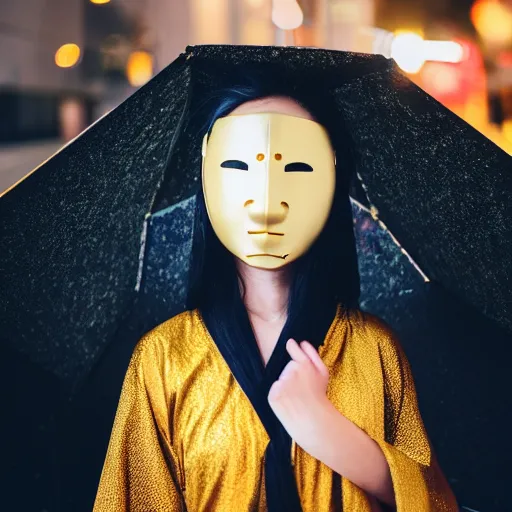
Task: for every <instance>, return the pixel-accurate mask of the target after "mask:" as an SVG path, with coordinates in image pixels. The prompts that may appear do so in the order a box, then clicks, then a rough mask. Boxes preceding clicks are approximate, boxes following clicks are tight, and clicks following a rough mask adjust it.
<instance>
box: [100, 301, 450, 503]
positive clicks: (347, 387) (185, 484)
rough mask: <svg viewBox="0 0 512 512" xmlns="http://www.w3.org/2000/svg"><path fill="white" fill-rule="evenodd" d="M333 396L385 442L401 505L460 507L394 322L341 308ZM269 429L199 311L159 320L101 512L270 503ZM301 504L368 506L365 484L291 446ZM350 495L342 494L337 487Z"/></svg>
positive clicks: (103, 484) (133, 390) (330, 342)
mask: <svg viewBox="0 0 512 512" xmlns="http://www.w3.org/2000/svg"><path fill="white" fill-rule="evenodd" d="M319 353H320V356H321V357H322V359H323V361H324V362H325V364H326V365H327V366H328V368H329V370H330V372H331V378H330V381H329V386H328V390H327V393H328V397H329V399H330V400H331V401H332V402H333V403H334V405H335V406H336V408H337V409H338V410H339V411H341V412H342V413H343V414H344V415H345V416H346V417H347V418H349V419H350V420H351V421H353V422H354V423H356V424H357V425H358V426H359V427H361V428H362V429H364V430H365V431H366V432H367V433H368V435H370V436H371V437H372V438H373V439H375V441H376V442H377V443H378V444H379V445H380V447H381V449H382V450H383V452H384V454H385V456H386V458H387V461H388V463H389V466H390V469H391V474H392V478H393V485H394V489H395V496H396V502H397V510H398V512H409V511H411V512H423V511H425V512H426V511H436V512H452V511H456V510H457V505H456V502H455V499H454V497H453V495H452V493H451V490H450V489H449V487H448V484H447V483H446V480H445V478H444V476H443V475H442V473H441V470H440V469H439V468H438V466H437V463H436V461H435V458H434V456H433V454H432V451H431V448H430V446H429V441H428V439H427V435H426V432H425V429H424V427H423V423H422V420H421V417H420V414H419V411H418V407H417V402H416V395H415V390H414V384H413V380H412V376H411V373H410V369H409V365H408V362H407V360H406V358H405V355H404V354H403V352H402V350H401V348H400V347H399V345H398V344H397V342H396V340H395V339H394V337H393V334H392V333H391V331H390V330H389V328H388V327H387V326H386V325H385V324H384V323H383V322H381V321H380V320H378V319H377V318H376V317H374V316H371V315H369V314H367V313H362V312H360V311H350V312H345V311H343V310H342V309H341V308H339V309H338V313H337V315H336V318H335V320H334V321H333V324H332V325H331V328H330V330H329V332H328V334H327V336H326V339H325V342H324V344H323V345H322V346H321V347H320V349H319ZM267 443H268V436H267V434H266V431H265V429H264V428H263V426H262V424H261V422H260V421H259V418H258V416H257V414H256V413H255V411H254V409H253V407H252V405H251V403H250V401H249V399H248V398H247V397H246V395H245V394H244V393H243V391H242V389H241V388H240V386H239V385H238V384H237V382H236V381H235V380H234V378H233V375H232V373H231V372H230V370H229V367H228V366H227V364H226V362H225V360H224V359H223V358H222V356H221V354H220V352H219V350H218V349H217V347H216V345H215V343H214V341H213V339H212V338H211V336H210V335H209V333H208V331H207V330H206V327H205V325H204V323H203V321H202V319H201V317H200V315H199V313H198V312H197V311H192V312H185V313H182V314H180V315H178V316H176V317H174V318H172V319H170V320H168V321H167V322H165V323H163V324H161V325H159V326H158V327H156V328H155V329H154V330H153V331H151V332H150V333H148V334H147V335H145V336H144V338H143V339H142V340H141V341H140V343H139V344H138V346H137V348H136V349H135V352H134V354H133V357H132V360H131V362H130V365H129V368H128V371H127V374H126V377H125V382H124V385H123V390H122V394H121V399H120V402H119V407H118V411H117V415H116V419H115V422H114V427H113V431H112V437H111V440H110V444H109V448H108V452H107V457H106V461H105V465H104V468H103V473H102V476H101V481H100V485H99V489H98V494H97V497H96V502H95V506H94V512H107V511H127V510H131V511H135V512H136V511H140V512H142V511H145V512H147V511H184V510H188V511H194V512H199V511H212V512H215V511H219V512H220V511H231V510H233V511H235V510H236V511H246V510H247V511H261V512H263V511H265V510H266V503H265V489H264V487H265V486H264V475H263V471H262V468H263V460H262V458H263V454H264V452H265V447H266V445H267ZM292 460H293V463H294V473H295V477H296V480H297V485H298V488H299V494H300V498H301V502H302V507H303V510H304V511H311V512H323V511H326V512H327V511H335V510H340V509H341V505H340V502H342V507H343V508H342V509H343V510H346V511H357V512H359V511H360V512H366V511H370V504H369V501H368V499H367V497H366V495H365V493H364V492H362V491H361V490H360V489H359V488H358V487H356V486H355V485H353V484H352V483H351V482H349V481H348V480H346V479H344V478H342V485H341V489H340V486H339V485H337V482H339V479H338V478H337V475H336V474H335V473H334V472H333V471H332V470H330V469H329V468H328V467H326V466H325V465H323V464H322V463H321V462H319V461H317V460H316V459H314V458H313V457H311V456H310V455H309V454H307V453H306V452H304V451H303V450H302V449H301V448H300V447H299V446H297V445H296V444H295V443H293V445H292ZM340 494H341V496H340Z"/></svg>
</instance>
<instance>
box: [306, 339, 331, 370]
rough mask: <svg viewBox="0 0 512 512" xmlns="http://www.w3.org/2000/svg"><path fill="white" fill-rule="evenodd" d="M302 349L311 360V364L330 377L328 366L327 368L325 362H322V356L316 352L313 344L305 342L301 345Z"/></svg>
mask: <svg viewBox="0 0 512 512" xmlns="http://www.w3.org/2000/svg"><path fill="white" fill-rule="evenodd" d="M300 348H301V349H302V351H303V352H304V353H305V354H307V356H308V357H309V359H311V362H312V363H313V364H314V365H315V367H316V368H317V369H318V371H319V372H321V373H322V374H324V375H329V369H328V368H327V366H325V364H324V362H323V361H322V358H321V357H320V354H319V353H318V351H317V350H316V348H315V347H313V345H311V343H309V342H308V341H303V342H302V343H301V344H300Z"/></svg>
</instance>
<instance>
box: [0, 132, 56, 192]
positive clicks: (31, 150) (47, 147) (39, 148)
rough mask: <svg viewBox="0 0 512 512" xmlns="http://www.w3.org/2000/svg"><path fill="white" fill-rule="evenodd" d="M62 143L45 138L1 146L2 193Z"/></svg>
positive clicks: (0, 190)
mask: <svg viewBox="0 0 512 512" xmlns="http://www.w3.org/2000/svg"><path fill="white" fill-rule="evenodd" d="M62 145H63V143H62V142H61V141H60V140H45V141H33V142H26V143H23V144H13V145H9V146H0V194H1V193H2V192H3V191H4V190H5V189H7V188H9V187H11V186H12V185H14V184H15V183H16V182H18V181H19V180H20V179H21V178H23V176H25V175H26V174H28V173H29V172H30V171H32V170H33V169H34V168H35V167H37V166H38V165H39V164H41V163H42V162H44V161H45V160H46V159H47V158H49V157H50V156H52V155H53V154H54V153H55V152H56V151H57V150H58V149H59V148H60V147H61V146H62Z"/></svg>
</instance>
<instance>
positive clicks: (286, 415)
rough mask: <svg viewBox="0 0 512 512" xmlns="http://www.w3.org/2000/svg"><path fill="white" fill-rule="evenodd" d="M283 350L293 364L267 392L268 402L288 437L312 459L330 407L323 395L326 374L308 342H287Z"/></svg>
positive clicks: (287, 367)
mask: <svg viewBox="0 0 512 512" xmlns="http://www.w3.org/2000/svg"><path fill="white" fill-rule="evenodd" d="M286 350H287V351H288V353H289V354H290V356H291V358H292V360H291V361H290V362H289V363H288V364H287V365H286V366H285V368H284V370H283V371H282V373H281V375H280V376H279V379H278V380H276V381H275V382H274V384H273V385H272V387H271V388H270V392H269V394H268V402H269V404H270V407H271V408H272V410H273V411H274V413H275V415H276V416H277V418H278V419H279V421H280V422H281V423H282V424H283V426H284V428H285V429H286V431H287V432H288V434H290V437H291V438H292V439H293V440H294V441H295V442H296V443H297V444H298V445H299V446H300V447H301V448H303V449H304V450H306V451H307V452H309V453H310V454H311V455H313V456H315V454H316V452H317V450H316V447H317V445H318V442H319V437H320V428H319V427H321V426H322V425H323V422H322V419H323V418H325V416H326V412H327V411H328V410H329V409H330V407H332V404H331V403H330V402H329V400H328V398H327V395H326V391H327V383H328V381H329V370H328V368H327V367H326V366H325V364H324V363H323V361H322V359H321V358H320V356H319V355H318V352H317V351H316V349H315V348H314V347H313V345H311V344H310V343H308V342H307V341H303V342H302V343H301V344H300V345H299V344H298V343H297V342H296V341H295V340H293V339H290V340H288V342H287V344H286Z"/></svg>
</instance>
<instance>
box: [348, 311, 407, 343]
mask: <svg viewBox="0 0 512 512" xmlns="http://www.w3.org/2000/svg"><path fill="white" fill-rule="evenodd" d="M345 314H346V317H347V322H348V324H349V326H350V330H351V332H352V334H353V335H355V336H358V337H360V338H362V339H364V340H365V341H366V342H368V343H371V344H375V345H377V346H385V345H396V344H398V341H397V336H396V334H395V332H394V330H393V329H392V327H391V326H390V325H389V324H388V323H387V322H386V321H384V320H383V319H382V318H380V317H378V316H376V315H373V314H372V313H368V312H367V311H361V310H360V309H350V310H348V311H347V312H346V313H345Z"/></svg>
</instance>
